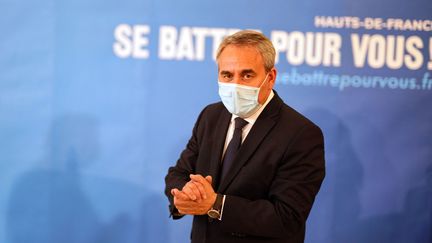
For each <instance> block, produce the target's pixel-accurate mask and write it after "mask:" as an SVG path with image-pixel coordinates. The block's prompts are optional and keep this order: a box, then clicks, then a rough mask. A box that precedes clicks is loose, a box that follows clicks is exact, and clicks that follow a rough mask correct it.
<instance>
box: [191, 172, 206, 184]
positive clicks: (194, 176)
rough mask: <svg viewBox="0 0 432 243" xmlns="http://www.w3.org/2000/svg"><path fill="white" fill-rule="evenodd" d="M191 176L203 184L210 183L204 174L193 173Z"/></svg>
mask: <svg viewBox="0 0 432 243" xmlns="http://www.w3.org/2000/svg"><path fill="white" fill-rule="evenodd" d="M189 177H190V178H191V180H193V181H196V182H199V183H201V184H203V185H205V184H207V183H208V181H207V180H206V179H205V178H204V177H203V176H202V175H193V174H191V175H190V176H189Z"/></svg>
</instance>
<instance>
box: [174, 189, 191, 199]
mask: <svg viewBox="0 0 432 243" xmlns="http://www.w3.org/2000/svg"><path fill="white" fill-rule="evenodd" d="M172 191H173V192H174V199H176V198H177V199H180V200H183V201H185V200H189V197H188V196H187V195H186V193H184V192H182V191H180V190H179V189H177V188H175V189H173V190H172Z"/></svg>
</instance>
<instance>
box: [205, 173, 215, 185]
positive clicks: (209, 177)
mask: <svg viewBox="0 0 432 243" xmlns="http://www.w3.org/2000/svg"><path fill="white" fill-rule="evenodd" d="M205 179H206V181H208V182H209V183H210V184H212V182H213V178H212V177H211V176H210V175H208V176H206V177H205Z"/></svg>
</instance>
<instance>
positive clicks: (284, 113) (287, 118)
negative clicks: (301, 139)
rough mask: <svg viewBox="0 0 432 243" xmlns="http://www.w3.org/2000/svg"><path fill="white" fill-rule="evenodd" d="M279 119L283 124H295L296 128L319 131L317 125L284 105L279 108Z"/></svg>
mask: <svg viewBox="0 0 432 243" xmlns="http://www.w3.org/2000/svg"><path fill="white" fill-rule="evenodd" d="M281 119H282V121H283V122H287V123H290V124H295V125H296V126H297V127H298V128H304V127H310V128H316V129H318V130H320V131H321V129H320V128H319V126H318V125H317V124H315V123H314V122H313V121H311V120H310V119H309V118H307V117H306V116H304V115H303V114H302V113H300V112H299V111H297V110H296V109H294V108H292V107H291V106H289V105H287V104H285V103H284V104H283V105H282V108H281Z"/></svg>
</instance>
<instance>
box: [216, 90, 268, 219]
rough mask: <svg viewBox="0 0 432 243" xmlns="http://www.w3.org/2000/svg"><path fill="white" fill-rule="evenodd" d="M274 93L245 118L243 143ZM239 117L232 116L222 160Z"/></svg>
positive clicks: (223, 200) (223, 204)
mask: <svg viewBox="0 0 432 243" xmlns="http://www.w3.org/2000/svg"><path fill="white" fill-rule="evenodd" d="M273 96H274V93H273V90H272V91H271V92H270V95H269V96H268V97H267V100H266V102H265V103H264V105H262V106H261V107H260V108H259V109H258V110H257V111H256V112H255V113H254V114H252V115H251V116H249V117H247V118H243V119H245V120H246V121H247V122H248V124H246V126H244V127H243V130H242V143H243V141H244V140H245V139H246V137H247V135H248V134H249V132H250V130H251V129H252V127H253V125H254V124H255V122H256V120H257V119H258V117H259V115H260V114H261V112H262V111H263V110H264V108H265V107H266V106H267V104H268V103H269V102H270V100H271V99H272V98H273ZM237 117H238V116H237V115H234V114H232V116H231V122H230V125H229V127H228V131H227V134H226V138H225V145H224V150H223V154H222V158H223V156H224V155H225V151H226V149H227V147H228V144H229V142H230V141H231V139H232V137H233V135H234V126H235V121H234V119H236V118H237ZM225 198H226V195H223V198H222V207H221V212H220V218H219V220H222V214H223V209H224V206H225Z"/></svg>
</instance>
